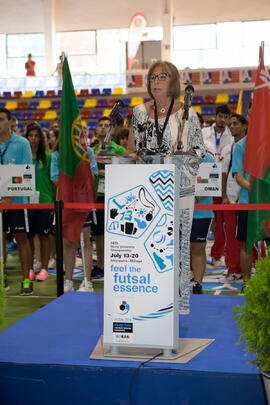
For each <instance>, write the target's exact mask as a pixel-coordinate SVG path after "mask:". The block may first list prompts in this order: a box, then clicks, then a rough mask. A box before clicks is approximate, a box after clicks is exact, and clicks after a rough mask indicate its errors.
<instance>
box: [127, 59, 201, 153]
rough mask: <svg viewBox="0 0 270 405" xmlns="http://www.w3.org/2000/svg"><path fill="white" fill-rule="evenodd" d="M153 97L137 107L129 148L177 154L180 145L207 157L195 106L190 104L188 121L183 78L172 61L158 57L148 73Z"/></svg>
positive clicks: (181, 147)
mask: <svg viewBox="0 0 270 405" xmlns="http://www.w3.org/2000/svg"><path fill="white" fill-rule="evenodd" d="M147 91H148V94H149V96H150V97H151V100H150V101H148V102H146V103H144V104H141V105H138V106H136V107H134V110H133V119H132V125H131V131H130V136H129V150H130V151H131V152H135V151H136V152H137V153H140V152H143V151H145V152H147V153H152V154H155V153H157V154H161V155H168V154H173V153H174V152H176V151H177V149H181V150H182V151H183V152H190V153H195V154H196V155H198V156H199V157H202V158H203V157H204V155H205V153H206V150H205V146H204V143H203V139H202V134H201V128H200V124H199V121H198V118H197V114H196V112H195V110H194V109H193V108H192V107H190V106H188V107H189V108H188V120H185V121H186V123H185V122H183V121H184V119H183V118H184V111H185V109H184V104H183V103H181V102H180V100H179V97H180V79H179V72H178V70H177V68H176V67H175V66H174V65H173V64H172V63H170V62H162V61H157V62H155V63H154V64H152V65H151V67H150V69H149V72H148V75H147Z"/></svg>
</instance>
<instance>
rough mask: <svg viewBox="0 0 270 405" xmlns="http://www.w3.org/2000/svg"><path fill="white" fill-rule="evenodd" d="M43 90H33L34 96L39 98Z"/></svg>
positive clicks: (42, 95)
mask: <svg viewBox="0 0 270 405" xmlns="http://www.w3.org/2000/svg"><path fill="white" fill-rule="evenodd" d="M44 95H45V94H44V91H43V90H37V91H36V92H35V97H38V98H41V97H44Z"/></svg>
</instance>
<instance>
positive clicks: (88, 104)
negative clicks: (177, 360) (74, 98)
mask: <svg viewBox="0 0 270 405" xmlns="http://www.w3.org/2000/svg"><path fill="white" fill-rule="evenodd" d="M96 105H97V100H96V99H95V98H87V99H86V100H85V102H84V106H83V108H95V107H96Z"/></svg>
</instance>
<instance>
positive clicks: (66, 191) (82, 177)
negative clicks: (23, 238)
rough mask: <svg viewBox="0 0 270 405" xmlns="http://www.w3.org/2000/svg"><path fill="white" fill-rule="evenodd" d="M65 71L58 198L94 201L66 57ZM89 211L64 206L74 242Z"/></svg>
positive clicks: (65, 229)
mask: <svg viewBox="0 0 270 405" xmlns="http://www.w3.org/2000/svg"><path fill="white" fill-rule="evenodd" d="M62 72H63V73H62V77H63V87H62V97H61V119H60V140H59V184H58V199H59V200H62V201H64V202H70V203H72V202H76V203H94V202H95V200H96V193H95V186H94V182H93V176H92V173H91V168H90V164H89V157H88V153H87V146H86V140H85V134H84V130H83V126H82V122H81V117H80V113H79V108H78V104H77V99H76V96H75V92H74V87H73V83H72V78H71V74H70V70H69V66H68V61H67V59H66V58H65V59H64V62H63V71H62ZM89 211H90V210H89V209H64V210H63V236H64V238H65V239H67V240H69V241H70V242H73V243H77V242H78V241H79V239H80V233H81V230H82V227H83V224H84V222H85V220H86V218H87V215H88V214H89Z"/></svg>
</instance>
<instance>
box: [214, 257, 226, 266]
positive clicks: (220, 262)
mask: <svg viewBox="0 0 270 405" xmlns="http://www.w3.org/2000/svg"><path fill="white" fill-rule="evenodd" d="M211 265H212V266H214V267H222V266H224V263H223V262H222V260H221V259H218V258H216V257H212V261H211Z"/></svg>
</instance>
